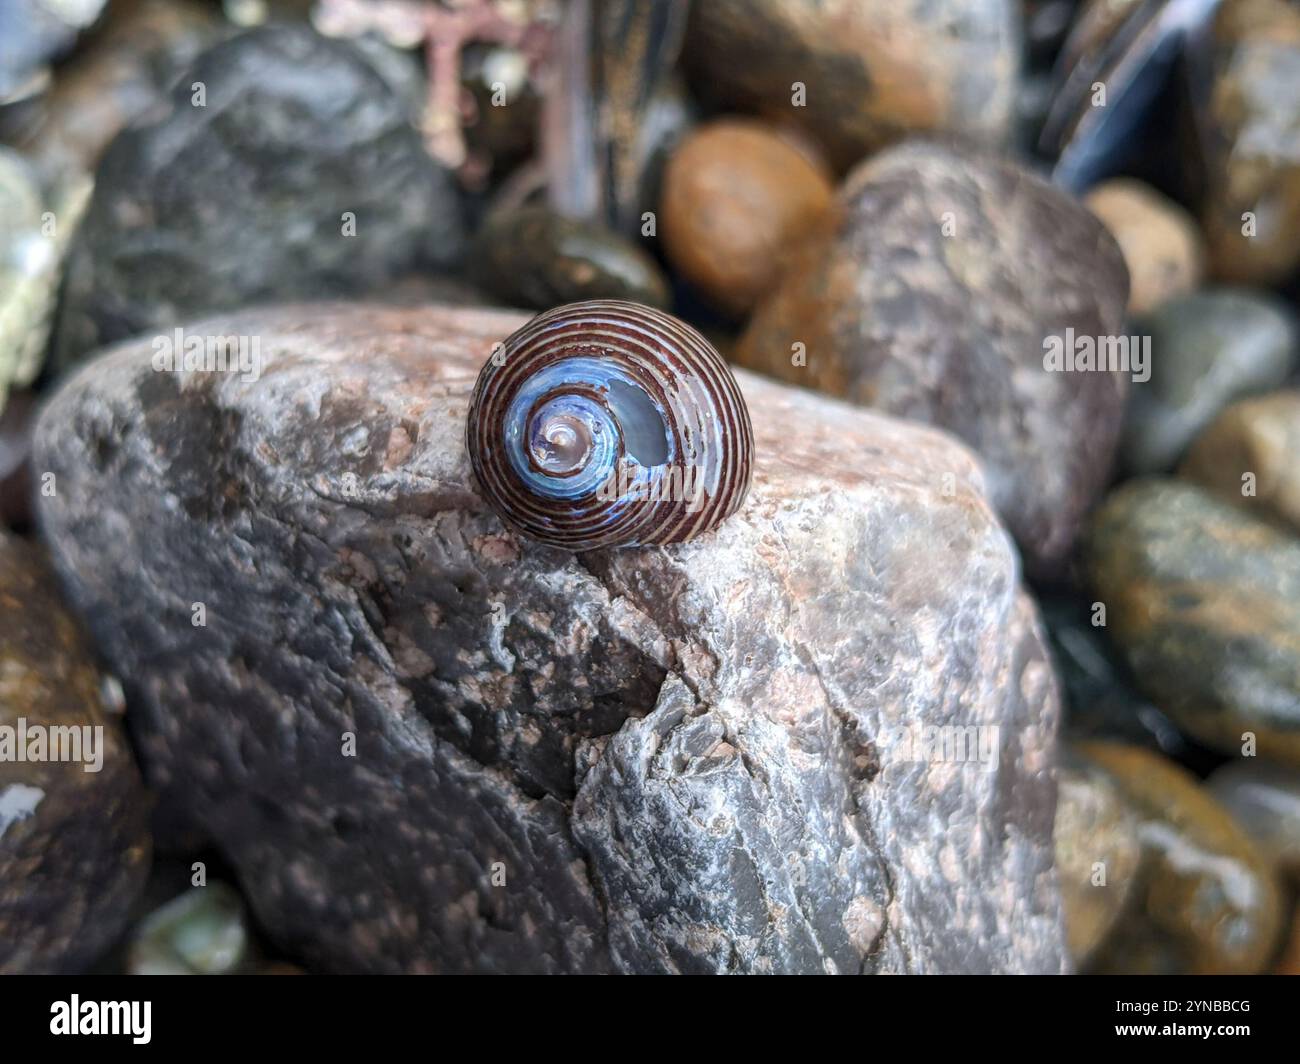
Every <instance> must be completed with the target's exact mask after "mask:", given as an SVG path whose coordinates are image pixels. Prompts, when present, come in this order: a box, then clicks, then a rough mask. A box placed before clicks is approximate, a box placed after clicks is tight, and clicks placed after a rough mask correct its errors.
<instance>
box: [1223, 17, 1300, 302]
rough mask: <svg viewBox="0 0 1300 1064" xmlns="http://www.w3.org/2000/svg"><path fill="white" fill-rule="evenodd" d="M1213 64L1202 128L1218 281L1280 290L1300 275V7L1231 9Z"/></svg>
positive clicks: (1226, 18)
mask: <svg viewBox="0 0 1300 1064" xmlns="http://www.w3.org/2000/svg"><path fill="white" fill-rule="evenodd" d="M1211 63H1212V67H1213V71H1212V81H1211V84H1210V89H1209V102H1208V104H1207V105H1206V107H1205V111H1204V114H1203V115H1202V120H1201V125H1202V127H1203V128H1204V129H1205V130H1206V136H1205V139H1204V144H1203V148H1202V162H1203V164H1204V167H1205V170H1206V182H1205V183H1206V192H1205V198H1204V206H1203V209H1202V212H1201V216H1202V222H1203V225H1204V229H1205V236H1206V241H1207V243H1208V245H1209V253H1210V268H1211V272H1212V273H1213V275H1214V276H1216V277H1218V278H1220V279H1222V280H1225V281H1231V282H1234V283H1244V284H1260V285H1271V284H1274V283H1276V282H1279V281H1282V280H1284V279H1285V278H1286V277H1288V276H1289V275H1290V274H1292V273H1293V272H1294V271H1295V269H1296V267H1297V266H1300V122H1297V121H1296V101H1297V99H1300V8H1297V7H1296V6H1295V5H1294V4H1291V3H1287V0H1228V2H1226V3H1224V4H1223V5H1222V6H1221V7H1220V9H1219V15H1218V18H1217V20H1216V23H1215V26H1214V35H1213V40H1212V46H1211Z"/></svg>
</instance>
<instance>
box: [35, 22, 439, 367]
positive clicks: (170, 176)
mask: <svg viewBox="0 0 1300 1064" xmlns="http://www.w3.org/2000/svg"><path fill="white" fill-rule="evenodd" d="M196 82H201V83H203V85H204V86H205V87H206V106H204V107H195V106H193V104H192V102H191V97H192V94H193V91H194V90H193V89H192V88H191V86H192V85H193V84H194V83H196ZM169 107H170V109H169V110H168V112H167V113H166V114H165V115H163V116H162V117H159V118H157V119H156V120H155V121H152V122H146V123H144V124H139V125H136V126H133V127H132V128H130V129H128V130H126V131H125V132H123V133H121V134H119V136H118V137H117V138H116V139H115V140H114V141H113V143H112V145H111V146H110V147H109V149H108V150H107V152H106V153H105V154H104V157H103V159H102V160H101V162H100V166H99V169H98V171H97V174H96V184H95V192H94V197H93V199H92V201H91V204H90V207H89V210H88V212H87V215H86V218H85V222H84V224H83V225H82V227H81V229H80V231H79V232H78V234H77V238H76V242H75V247H74V250H73V253H72V257H71V262H70V265H69V275H68V283H67V291H66V294H65V299H64V308H63V312H62V316H61V321H60V328H59V336H58V344H57V356H58V360H59V363H60V365H67V364H69V363H70V362H72V361H75V360H76V359H77V358H79V357H81V356H82V355H84V354H86V353H87V352H88V351H90V350H91V349H92V348H94V347H96V346H98V345H100V344H104V343H108V342H110V341H113V340H118V339H121V338H123V337H126V336H132V335H136V334H138V333H142V332H146V331H148V330H150V329H154V330H157V329H168V328H171V327H173V326H174V325H176V324H178V323H179V321H180V320H181V319H182V318H183V317H184V316H186V315H189V314H192V313H193V312H195V311H198V310H216V309H220V308H223V307H232V306H237V305H240V304H242V303H244V302H246V301H249V300H253V299H255V300H258V301H261V300H268V299H273V298H277V297H279V298H320V297H322V296H325V295H329V294H331V293H333V294H339V293H344V292H346V293H350V294H356V293H363V292H366V291H371V290H374V289H377V288H383V287H386V286H387V284H388V283H389V282H391V281H392V279H393V278H395V277H397V276H399V275H402V274H405V273H407V272H409V271H411V270H412V269H415V268H417V267H419V266H438V265H445V264H447V263H449V262H451V261H452V260H454V259H455V258H456V256H457V255H458V254H459V253H460V251H461V242H462V220H461V213H460V212H461V205H460V197H459V194H458V192H457V190H456V188H455V186H454V182H453V179H452V177H451V175H450V174H449V173H448V172H446V171H445V170H443V169H441V168H439V167H438V166H436V165H435V164H434V163H433V162H432V160H431V159H430V158H429V157H428V155H427V154H426V153H425V150H424V146H423V144H422V143H421V140H420V135H419V133H418V132H417V130H416V129H415V127H414V126H413V124H412V122H411V116H410V113H409V109H408V107H407V105H406V102H405V101H404V100H403V99H402V98H401V97H400V96H399V95H398V94H397V93H396V92H395V91H394V90H393V89H392V88H391V87H390V86H389V85H388V83H387V82H385V81H384V79H383V78H382V77H381V76H380V74H379V73H377V72H376V70H375V68H374V67H373V66H372V64H371V63H370V62H369V61H368V60H367V58H366V57H365V53H364V52H363V51H362V50H361V49H360V48H359V47H357V46H355V45H353V44H351V43H349V42H346V41H335V40H328V39H326V38H323V37H320V36H318V35H316V34H315V33H313V32H312V31H311V30H309V29H307V28H305V27H302V26H290V25H284V26H271V27H264V28H261V29H256V30H251V31H249V32H247V33H244V34H241V35H239V36H237V37H235V38H233V39H231V40H229V41H225V42H223V43H221V44H218V45H217V46H216V47H214V48H212V49H210V50H209V51H207V52H205V53H204V54H203V55H202V57H200V59H199V60H198V61H197V62H196V63H195V64H194V66H193V67H191V68H190V69H189V70H187V71H186V72H185V73H184V74H183V75H182V76H181V78H180V81H179V83H178V85H177V86H176V88H175V89H174V90H173V91H172V93H171V95H170V97H169ZM196 160H201V162H196Z"/></svg>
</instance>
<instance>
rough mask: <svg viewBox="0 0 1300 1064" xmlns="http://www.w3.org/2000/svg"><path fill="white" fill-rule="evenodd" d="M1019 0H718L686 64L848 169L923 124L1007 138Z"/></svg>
mask: <svg viewBox="0 0 1300 1064" xmlns="http://www.w3.org/2000/svg"><path fill="white" fill-rule="evenodd" d="M1020 37H1021V14H1020V5H1019V4H1018V3H1013V2H1012V0H983V2H981V3H978V4H972V3H970V2H969V0H877V2H874V3H870V4H859V3H854V4H827V3H825V2H824V0H709V2H708V3H697V4H692V5H691V21H690V24H689V26H688V28H687V33H686V60H687V66H688V69H689V70H690V73H691V76H692V80H693V83H694V88H695V90H696V92H697V93H698V94H699V95H700V96H701V97H702V98H704V99H706V100H710V101H713V102H715V103H718V104H721V105H722V106H724V107H726V108H729V109H732V110H736V111H742V112H747V113H756V114H760V115H763V116H764V117H766V118H768V119H771V120H773V121H781V122H792V123H794V124H796V125H798V126H799V127H800V128H802V129H805V130H806V131H807V132H808V133H809V134H811V135H812V137H813V138H814V139H815V140H816V141H817V142H818V143H819V144H820V145H821V146H822V147H823V148H824V149H825V151H826V152H827V155H828V157H829V158H830V160H831V163H832V165H833V166H834V167H835V168H836V170H837V171H839V172H841V173H842V172H844V171H845V170H847V169H849V167H851V166H852V165H853V164H855V163H857V162H859V161H860V160H862V159H863V158H864V157H866V156H867V155H869V154H870V153H872V152H874V151H878V150H879V149H881V148H883V147H885V146H887V145H889V144H892V143H894V142H895V141H898V140H900V139H901V138H903V137H904V136H906V135H907V134H908V133H913V132H929V133H940V132H951V133H956V134H959V135H960V136H961V137H963V138H964V139H967V140H970V141H975V142H979V143H983V144H999V143H1002V142H1003V141H1005V140H1006V138H1007V137H1008V136H1009V134H1010V131H1011V122H1012V113H1013V110H1014V100H1015V86H1016V80H1017V73H1018V71H1019V68H1020Z"/></svg>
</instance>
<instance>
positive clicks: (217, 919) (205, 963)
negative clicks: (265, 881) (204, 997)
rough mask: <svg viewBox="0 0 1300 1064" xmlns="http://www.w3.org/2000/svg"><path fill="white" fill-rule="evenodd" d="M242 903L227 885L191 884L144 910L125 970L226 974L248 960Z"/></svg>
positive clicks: (133, 937) (144, 973)
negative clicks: (158, 905) (163, 902)
mask: <svg viewBox="0 0 1300 1064" xmlns="http://www.w3.org/2000/svg"><path fill="white" fill-rule="evenodd" d="M248 953H249V934H248V927H247V916H246V915H245V912H244V903H243V901H242V900H241V899H240V897H239V895H238V894H236V893H235V892H234V891H233V890H231V888H230V887H228V886H226V885H225V884H224V883H218V882H213V883H209V884H208V885H206V886H202V887H192V888H190V890H188V891H186V893H184V894H182V895H180V896H179V897H177V898H173V899H172V900H171V901H169V902H168V903H167V904H166V905H164V906H163V907H162V908H160V909H158V910H157V911H155V912H154V913H152V914H150V915H149V917H148V918H147V919H145V920H144V921H143V922H142V923H141V924H140V926H139V927H137V928H136V930H135V932H134V935H133V936H132V942H131V946H130V949H129V952H128V960H127V971H128V973H129V974H131V975H231V974H234V973H235V972H237V971H238V970H239V969H240V967H241V966H242V965H243V964H244V962H245V961H246V960H247V959H248Z"/></svg>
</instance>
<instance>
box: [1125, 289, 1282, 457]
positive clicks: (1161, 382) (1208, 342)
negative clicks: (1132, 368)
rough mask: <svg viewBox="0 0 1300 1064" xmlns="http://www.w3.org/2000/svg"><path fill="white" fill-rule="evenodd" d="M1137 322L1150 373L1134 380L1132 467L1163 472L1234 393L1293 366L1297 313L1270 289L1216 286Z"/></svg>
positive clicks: (1278, 377)
mask: <svg viewBox="0 0 1300 1064" xmlns="http://www.w3.org/2000/svg"><path fill="white" fill-rule="evenodd" d="M1135 328H1136V329H1137V331H1138V333H1140V334H1141V335H1142V336H1149V337H1150V348H1151V359H1150V364H1151V367H1150V368H1151V377H1150V379H1149V380H1146V381H1139V382H1137V383H1136V384H1134V386H1133V394H1132V396H1131V398H1130V400H1129V407H1128V411H1127V414H1126V417H1125V424H1124V438H1123V443H1122V444H1121V448H1122V454H1123V460H1124V465H1125V466H1126V467H1127V468H1128V469H1129V470H1130V471H1131V472H1134V473H1164V472H1167V471H1169V470H1170V469H1172V468H1173V467H1174V465H1175V464H1177V462H1178V460H1179V458H1181V457H1182V455H1183V453H1184V452H1185V451H1186V450H1187V447H1188V446H1189V445H1190V444H1191V442H1192V441H1193V440H1194V439H1195V438H1196V436H1197V434H1198V433H1200V431H1201V430H1202V429H1204V428H1205V427H1206V426H1207V425H1208V424H1209V423H1210V422H1211V421H1213V420H1214V418H1215V416H1216V415H1217V414H1218V413H1219V411H1220V410H1222V409H1223V408H1224V407H1225V406H1227V405H1228V403H1230V402H1232V401H1233V400H1234V399H1238V398H1241V397H1242V396H1246V395H1253V394H1256V393H1259V392H1266V391H1270V390H1272V389H1274V388H1277V387H1279V386H1280V385H1281V384H1282V382H1283V381H1284V380H1285V379H1286V378H1287V376H1288V375H1289V374H1290V372H1291V370H1292V369H1293V367H1294V366H1295V361H1296V352H1297V334H1296V326H1295V321H1294V317H1293V315H1292V314H1291V313H1290V312H1289V311H1288V310H1287V308H1286V306H1285V305H1284V304H1283V303H1281V302H1280V301H1279V300H1277V299H1276V298H1274V297H1272V296H1268V295H1264V294H1262V293H1257V292H1250V291H1246V290H1244V289H1226V288H1224V289H1212V290H1209V291H1204V292H1199V293H1197V294H1195V295H1191V296H1185V297H1183V298H1181V299H1175V300H1172V301H1171V302H1168V303H1165V304H1164V305H1163V306H1162V307H1161V308H1160V309H1159V310H1157V311H1156V312H1155V313H1154V314H1153V315H1151V316H1150V317H1149V318H1147V319H1145V320H1144V321H1142V322H1139V323H1138V324H1137V325H1136V326H1135Z"/></svg>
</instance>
